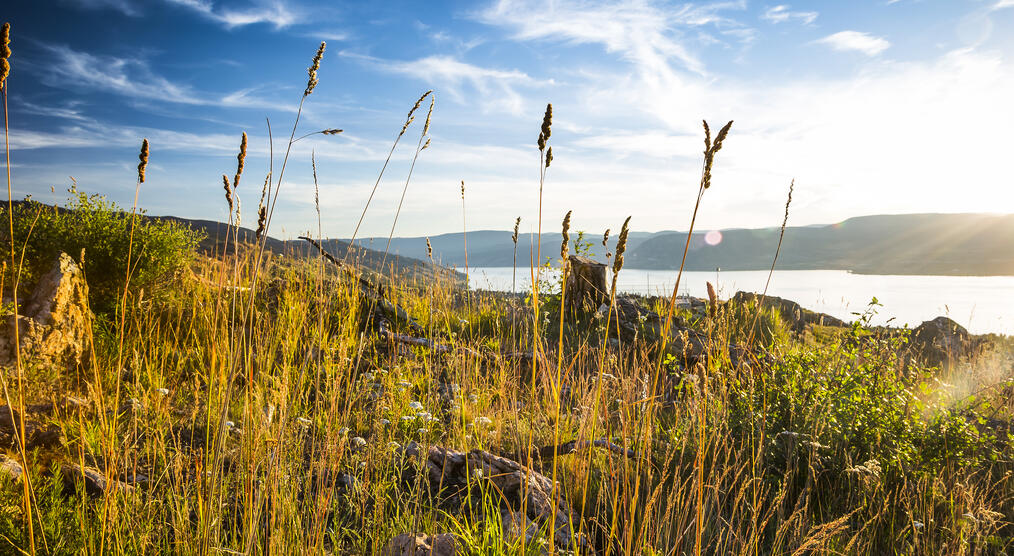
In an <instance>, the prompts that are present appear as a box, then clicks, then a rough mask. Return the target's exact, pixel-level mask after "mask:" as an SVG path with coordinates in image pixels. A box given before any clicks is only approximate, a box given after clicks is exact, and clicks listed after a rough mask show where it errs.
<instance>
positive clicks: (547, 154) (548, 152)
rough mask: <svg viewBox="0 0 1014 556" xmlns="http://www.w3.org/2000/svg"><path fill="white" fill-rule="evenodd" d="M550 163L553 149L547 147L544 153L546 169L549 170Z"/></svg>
mask: <svg viewBox="0 0 1014 556" xmlns="http://www.w3.org/2000/svg"><path fill="white" fill-rule="evenodd" d="M552 162H553V147H549V150H547V151H546V168H549V165H550V164H551V163H552Z"/></svg>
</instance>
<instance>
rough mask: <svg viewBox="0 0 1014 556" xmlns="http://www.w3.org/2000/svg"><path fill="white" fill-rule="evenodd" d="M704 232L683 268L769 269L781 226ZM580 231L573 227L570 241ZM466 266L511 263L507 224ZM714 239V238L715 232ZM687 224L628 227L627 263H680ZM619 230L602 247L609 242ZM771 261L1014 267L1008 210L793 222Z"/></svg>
mask: <svg viewBox="0 0 1014 556" xmlns="http://www.w3.org/2000/svg"><path fill="white" fill-rule="evenodd" d="M707 232H708V231H707V230H703V231H700V232H694V234H693V237H692V238H691V240H690V251H689V253H688V255H687V265H686V269H687V270H714V269H715V268H722V269H724V270H766V269H768V268H770V266H771V259H772V257H773V256H774V253H775V249H776V247H777V245H778V236H779V232H780V230H779V228H761V229H729V230H721V241H719V242H718V243H716V244H714V245H711V244H709V243H708V242H707V241H706V240H705V236H706V234H707ZM576 238H577V233H576V231H572V233H571V246H572V252H573V245H574V242H575V241H576ZM467 239H468V264H469V266H473V267H479V266H511V264H512V260H513V253H514V244H513V242H512V241H511V232H509V231H494V230H480V231H474V232H473V231H470V232H468V237H467ZM535 239H536V236H535V235H534V234H521V235H520V237H519V240H518V266H528V265H529V263H530V261H531V260H532V258H534V257H533V256H532V255H531V254H530V253H531V252H532V251H533V249H532V248H531V246H532V245H533V244H534V243H536V242H535V241H534V240H535ZM585 239H586V240H587V241H591V242H592V246H591V247H592V251H593V252H594V254H595V256H594V258H595V259H598V260H600V261H604V260H605V257H604V255H605V251H606V250H605V249H604V248H603V246H602V245H601V241H602V236H601V233H598V232H597V233H596V234H594V235H587V234H586V238H585ZM712 239H714V234H713V237H712ZM686 240H687V234H686V232H673V231H664V232H655V233H650V232H631V234H630V237H629V240H628V243H627V252H626V263H625V266H626V267H627V268H639V269H648V270H666V269H676V268H678V267H679V262H680V258H681V256H682V254H683V246H684V245H685V243H686ZM430 242H431V243H432V245H433V257H434V260H436V261H437V262H438V263H442V264H445V265H452V266H457V267H459V268H460V267H463V266H464V264H465V259H464V254H465V251H464V242H463V241H462V234H461V233H451V234H442V235H438V236H432V237H430ZM560 242H561V236H560V234H559V232H554V233H544V234H542V250H541V251H542V258H543V261H545V259H546V258H547V257H549V258H551V259H552V260H553V261H554V262H555V261H556V259H557V258H559V252H560ZM615 242H616V231H614V232H613V234H612V236H611V237H610V241H609V249H608V250H609V252H614V251H615V248H616V243H615ZM356 243H357V245H362V246H365V247H371V246H372V247H374V248H376V247H378V246H379V247H380V248H381V249H383V246H384V245H386V243H387V238H382V239H381V238H365V239H360V240H356ZM391 252H392V253H398V254H400V255H401V256H407V257H413V258H419V259H425V258H426V239H425V238H424V237H415V238H394V239H393V240H392V241H391ZM777 268H779V269H782V270H847V271H851V272H856V273H861V274H924V275H925V274H937V275H981V276H990V275H993V276H996V275H1014V214H1008V215H995V214H896V215H873V216H859V217H855V218H849V219H848V220H845V221H843V222H840V223H837V224H830V225H825V226H819V225H818V226H790V227H788V228H786V230H785V237H784V240H783V242H782V249H781V252H780V254H779V258H778V265H777Z"/></svg>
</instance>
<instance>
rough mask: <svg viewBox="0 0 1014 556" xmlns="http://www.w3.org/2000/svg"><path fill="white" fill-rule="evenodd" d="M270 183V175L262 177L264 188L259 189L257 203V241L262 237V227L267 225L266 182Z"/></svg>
mask: <svg viewBox="0 0 1014 556" xmlns="http://www.w3.org/2000/svg"><path fill="white" fill-rule="evenodd" d="M270 181H271V173H270V172H269V173H268V175H267V176H265V177H264V187H262V188H261V200H260V202H258V203H257V239H258V240H259V239H260V238H261V236H262V235H264V227H265V226H266V225H267V223H268V207H267V205H266V204H265V200H266V199H267V196H268V182H270Z"/></svg>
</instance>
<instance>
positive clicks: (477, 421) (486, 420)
mask: <svg viewBox="0 0 1014 556" xmlns="http://www.w3.org/2000/svg"><path fill="white" fill-rule="evenodd" d="M475 424H476V426H478V425H484V426H487V427H488V426H489V425H492V424H493V421H492V420H491V419H490V418H489V417H476V418H475Z"/></svg>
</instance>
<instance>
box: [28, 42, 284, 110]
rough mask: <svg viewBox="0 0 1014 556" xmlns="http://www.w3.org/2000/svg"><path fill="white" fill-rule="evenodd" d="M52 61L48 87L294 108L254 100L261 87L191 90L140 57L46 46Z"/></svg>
mask: <svg viewBox="0 0 1014 556" xmlns="http://www.w3.org/2000/svg"><path fill="white" fill-rule="evenodd" d="M46 48H47V49H48V50H49V51H50V53H51V54H52V55H53V58H54V59H53V61H52V63H50V64H46V65H45V66H44V67H45V68H46V71H47V72H48V73H47V74H45V75H44V77H43V79H44V80H46V81H47V83H48V84H49V85H52V86H59V87H65V88H66V87H72V88H75V89H79V90H80V89H85V90H93V91H104V92H109V93H114V94H117V95H121V96H124V97H128V98H133V99H143V100H150V101H158V102H168V103H173V104H189V105H194V106H200V105H205V106H223V107H227V108H260V109H272V110H283V111H287V112H292V111H295V107H294V106H292V105H290V104H286V103H279V102H275V101H269V100H266V99H263V98H258V97H256V96H254V95H253V93H254V92H256V91H259V90H261V89H263V88H264V87H262V86H256V87H250V88H246V89H241V90H238V91H235V92H232V93H228V94H226V95H224V96H218V95H215V94H211V93H203V92H198V91H195V90H194V89H193V88H191V87H188V86H184V85H179V84H177V83H176V82H174V81H173V80H170V79H167V78H166V77H163V76H161V75H159V74H157V73H155V72H154V71H152V69H151V66H150V65H149V64H148V62H147V61H146V60H144V59H143V58H121V57H117V56H102V55H95V54H90V53H88V52H80V51H77V50H74V49H72V48H70V47H68V46H64V45H58V46H48V47H46Z"/></svg>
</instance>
